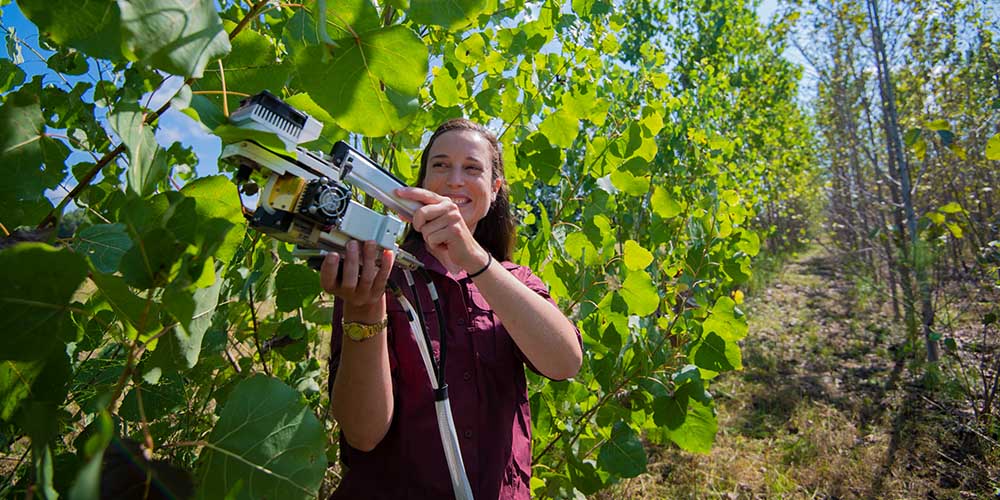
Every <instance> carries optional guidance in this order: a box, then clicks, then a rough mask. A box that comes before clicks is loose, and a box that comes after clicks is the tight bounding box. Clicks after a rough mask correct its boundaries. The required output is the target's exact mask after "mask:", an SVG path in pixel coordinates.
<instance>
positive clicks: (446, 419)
mask: <svg viewBox="0 0 1000 500" xmlns="http://www.w3.org/2000/svg"><path fill="white" fill-rule="evenodd" d="M396 298H397V299H399V304H400V305H401V306H402V307H403V309H404V310H406V311H407V313H408V316H409V318H410V330H411V331H412V332H413V337H414V339H415V340H416V341H417V347H418V348H419V349H420V357H421V358H422V359H423V361H424V367H425V368H426V369H427V376H428V378H429V379H430V381H431V388H432V389H434V393H435V394H437V392H438V391H437V389H438V383H437V380H436V379H435V377H434V368H433V362H432V361H431V352H430V346H429V345H428V344H427V340H426V338H424V337H422V336H421V335H418V334H417V331H418V330H420V323H419V322H418V321H417V311H416V310H414V309H413V305H412V304H410V301H409V300H407V299H406V297H404V296H403V294H402V293H399V294H398V295H397V296H396ZM445 394H447V393H445ZM434 409H435V412H436V413H437V421H438V432H439V433H440V435H441V445H442V447H443V448H444V458H445V461H446V462H447V463H448V475H449V476H451V487H452V490H453V491H454V492H455V498H456V499H457V500H473V499H472V487H471V486H470V485H469V478H468V476H466V474H465V463H464V461H463V460H462V451H461V449H460V448H459V445H458V434H457V433H456V432H455V420H454V419H453V418H452V416H451V404H450V403H449V400H448V398H447V396H445V398H444V399H442V400H440V401H434Z"/></svg>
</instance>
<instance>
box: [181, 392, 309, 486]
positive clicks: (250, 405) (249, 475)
mask: <svg viewBox="0 0 1000 500" xmlns="http://www.w3.org/2000/svg"><path fill="white" fill-rule="evenodd" d="M301 399H302V396H301V395H300V394H299V393H298V392H296V391H295V390H293V389H292V388H290V387H288V386H287V385H285V384H283V383H281V382H280V381H278V380H277V379H273V378H270V377H265V376H262V375H257V376H254V377H252V378H249V379H247V380H244V381H242V382H240V383H239V384H237V385H236V387H235V388H234V389H233V392H232V393H231V394H230V395H229V398H228V400H227V401H226V403H225V405H224V406H223V408H222V412H221V415H220V417H219V421H218V422H217V423H216V424H215V428H214V429H213V430H212V433H211V435H209V436H208V439H207V440H206V443H207V444H206V446H205V448H204V449H203V450H202V452H201V455H200V456H199V457H198V473H197V481H198V482H199V483H200V484H199V491H198V493H197V496H198V498H206V499H215V498H223V497H225V496H226V494H227V492H229V491H230V489H231V488H232V487H233V486H234V485H235V483H236V482H237V481H242V482H243V488H242V489H241V491H240V492H239V495H238V496H237V498H240V499H244V498H245V499H256V498H273V499H276V500H277V499H286V498H287V499H291V498H303V499H304V498H315V497H316V493H317V491H318V489H319V486H320V483H321V482H322V480H323V474H324V473H325V471H326V465H327V458H326V442H327V437H326V432H325V430H324V429H323V425H322V424H320V422H319V420H317V419H316V417H315V416H314V415H313V413H312V410H311V409H310V408H309V407H308V406H306V405H304V404H303V403H302V401H301Z"/></svg>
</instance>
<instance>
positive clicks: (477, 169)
mask: <svg viewBox="0 0 1000 500" xmlns="http://www.w3.org/2000/svg"><path fill="white" fill-rule="evenodd" d="M465 171H466V172H474V173H475V172H482V171H483V167H480V166H479V165H466V166H465Z"/></svg>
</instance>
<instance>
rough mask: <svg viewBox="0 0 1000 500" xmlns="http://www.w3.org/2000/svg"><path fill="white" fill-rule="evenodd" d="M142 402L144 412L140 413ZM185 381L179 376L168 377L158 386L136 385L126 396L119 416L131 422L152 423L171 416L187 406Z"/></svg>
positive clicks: (162, 379) (158, 383) (161, 380)
mask: <svg viewBox="0 0 1000 500" xmlns="http://www.w3.org/2000/svg"><path fill="white" fill-rule="evenodd" d="M140 399H141V400H142V411H141V412H140V411H139V400H140ZM186 404H187V398H186V396H185V394H184V380H183V379H181V377H180V376H178V375H167V376H164V377H162V378H161V379H160V381H159V382H157V383H156V385H153V384H140V385H136V386H134V387H133V388H132V390H130V391H129V392H128V394H126V395H125V399H123V400H122V405H121V408H120V409H119V412H118V414H119V415H120V416H121V417H122V419H124V420H127V421H130V422H142V421H146V422H152V421H154V420H159V419H160V418H162V417H165V416H167V415H170V414H171V413H172V412H173V411H175V410H177V409H179V408H181V407H184V406H186Z"/></svg>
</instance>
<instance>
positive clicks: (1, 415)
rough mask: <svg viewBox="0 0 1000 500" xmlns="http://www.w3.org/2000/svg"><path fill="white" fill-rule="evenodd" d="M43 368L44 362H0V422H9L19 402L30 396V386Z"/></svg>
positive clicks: (37, 360)
mask: <svg viewBox="0 0 1000 500" xmlns="http://www.w3.org/2000/svg"><path fill="white" fill-rule="evenodd" d="M43 368H45V360H41V359H36V360H33V361H12V360H4V361H0V420H3V421H9V420H10V418H11V417H12V416H14V412H15V411H16V410H17V409H18V407H19V406H20V404H21V401H24V399H25V398H27V397H29V396H31V385H32V384H33V383H34V382H35V379H37V378H38V375H39V374H41V373H42V369H43Z"/></svg>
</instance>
